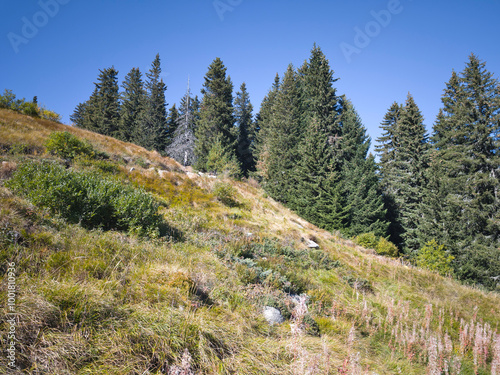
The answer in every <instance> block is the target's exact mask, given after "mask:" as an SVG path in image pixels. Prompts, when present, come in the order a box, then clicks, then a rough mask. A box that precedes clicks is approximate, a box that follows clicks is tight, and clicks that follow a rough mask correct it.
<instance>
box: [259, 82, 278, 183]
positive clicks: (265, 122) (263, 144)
mask: <svg viewBox="0 0 500 375" xmlns="http://www.w3.org/2000/svg"><path fill="white" fill-rule="evenodd" d="M279 86H280V77H279V74H276V76H275V78H274V83H273V86H272V88H271V90H269V92H268V94H267V95H266V96H265V97H264V99H263V100H262V103H261V105H260V111H259V113H257V115H256V116H255V131H254V132H255V141H254V144H253V145H252V146H253V147H252V148H253V154H254V155H255V157H256V172H257V173H256V176H257V177H258V178H262V177H263V176H264V175H265V173H266V171H267V157H268V156H269V153H268V148H269V146H268V144H267V139H268V131H267V130H268V128H269V124H270V122H271V118H272V116H273V108H274V102H275V100H276V96H277V95H278V90H279Z"/></svg>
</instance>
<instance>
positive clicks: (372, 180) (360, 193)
mask: <svg viewBox="0 0 500 375" xmlns="http://www.w3.org/2000/svg"><path fill="white" fill-rule="evenodd" d="M340 122H341V129H342V133H341V138H340V140H339V147H340V159H339V162H340V164H341V167H340V168H341V180H340V182H339V184H340V185H341V186H342V196H343V197H342V207H343V208H344V209H345V210H346V211H347V212H346V214H345V216H346V219H345V221H344V224H343V228H339V229H341V230H342V232H344V233H346V234H348V235H350V236H355V235H358V234H361V233H368V232H373V233H375V234H376V235H378V236H386V235H387V229H388V225H389V223H388V222H387V221H386V209H385V207H384V201H383V198H382V192H381V189H380V186H379V179H378V176H377V166H376V163H375V158H374V157H373V156H372V155H371V154H370V155H367V154H368V150H369V148H370V138H369V137H368V136H367V134H366V128H365V127H364V126H363V123H362V122H361V118H360V117H359V115H358V113H357V112H356V110H355V108H354V106H353V105H352V103H351V102H350V101H349V100H346V99H343V100H342V113H341V116H340Z"/></svg>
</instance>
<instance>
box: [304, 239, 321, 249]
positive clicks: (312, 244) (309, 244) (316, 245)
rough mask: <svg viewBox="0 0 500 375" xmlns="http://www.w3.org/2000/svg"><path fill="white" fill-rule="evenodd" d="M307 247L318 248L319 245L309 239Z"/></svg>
mask: <svg viewBox="0 0 500 375" xmlns="http://www.w3.org/2000/svg"><path fill="white" fill-rule="evenodd" d="M307 247H308V248H310V249H318V248H319V245H318V244H317V243H316V242H314V241H313V240H309V241H307Z"/></svg>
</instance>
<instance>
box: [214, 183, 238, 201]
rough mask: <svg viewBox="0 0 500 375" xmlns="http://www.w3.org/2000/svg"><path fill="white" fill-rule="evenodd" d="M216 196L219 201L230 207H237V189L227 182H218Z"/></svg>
mask: <svg viewBox="0 0 500 375" xmlns="http://www.w3.org/2000/svg"><path fill="white" fill-rule="evenodd" d="M213 192H214V195H215V196H216V197H217V199H218V200H219V201H220V202H222V203H223V204H225V205H226V206H229V207H235V206H237V205H238V202H237V201H236V199H235V195H236V189H235V188H234V187H232V186H231V184H229V183H227V182H216V183H215V185H214V190H213Z"/></svg>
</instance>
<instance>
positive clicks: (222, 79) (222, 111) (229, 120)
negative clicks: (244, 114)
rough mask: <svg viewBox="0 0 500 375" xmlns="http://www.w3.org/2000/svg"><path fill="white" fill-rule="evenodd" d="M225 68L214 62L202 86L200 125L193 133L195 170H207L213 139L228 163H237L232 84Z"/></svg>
mask: <svg viewBox="0 0 500 375" xmlns="http://www.w3.org/2000/svg"><path fill="white" fill-rule="evenodd" d="M226 71H227V69H226V67H225V66H224V64H223V62H222V60H221V59H220V58H216V59H215V60H214V61H213V62H212V64H210V66H209V68H208V72H207V74H206V75H205V83H204V84H203V89H202V90H201V92H202V94H203V99H202V103H201V110H200V121H199V123H198V126H197V130H196V147H195V154H196V157H197V162H196V166H197V168H198V169H200V170H204V171H205V170H206V166H207V165H206V163H207V157H208V154H209V152H210V149H211V148H212V147H213V145H214V144H215V140H216V138H217V137H218V138H217V139H218V140H219V141H220V142H221V145H222V148H223V149H224V150H225V152H228V153H230V155H228V158H229V159H231V160H232V159H236V147H237V128H236V127H235V126H234V116H233V84H232V82H231V78H230V77H229V76H228V77H226Z"/></svg>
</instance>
